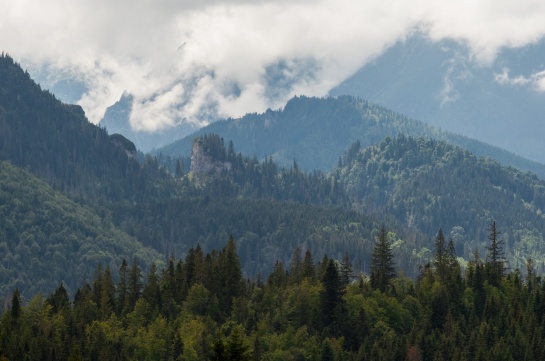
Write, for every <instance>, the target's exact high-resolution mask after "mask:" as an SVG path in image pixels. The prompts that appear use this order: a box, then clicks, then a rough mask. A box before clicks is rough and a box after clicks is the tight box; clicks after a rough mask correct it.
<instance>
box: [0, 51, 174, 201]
mask: <svg viewBox="0 0 545 361" xmlns="http://www.w3.org/2000/svg"><path fill="white" fill-rule="evenodd" d="M0 160H9V161H11V163H12V164H13V165H15V166H18V167H22V168H26V169H28V170H30V171H31V172H32V173H34V174H36V175H38V176H39V177H40V178H42V179H44V180H46V181H47V182H48V183H49V184H50V185H52V186H53V187H55V188H56V189H59V190H61V191H67V192H70V193H72V194H77V195H83V196H85V197H86V198H90V199H96V198H101V197H105V198H108V199H112V200H121V199H132V200H134V199H139V197H141V196H143V195H146V196H155V195H157V194H158V193H161V192H163V191H165V192H166V190H165V189H159V188H156V186H157V180H158V179H160V176H161V174H160V172H159V171H158V170H157V169H153V167H152V165H151V164H146V166H145V167H142V166H141V165H140V164H138V162H137V161H136V160H135V159H134V158H132V157H130V156H127V153H126V150H125V149H124V148H123V147H120V146H119V144H118V142H115V141H112V140H111V139H110V137H109V135H108V133H107V132H106V131H105V130H104V129H101V128H99V127H97V126H95V125H93V124H91V123H89V121H88V120H87V118H85V114H84V113H83V110H82V108H81V107H79V106H76V105H67V104H63V103H61V102H60V101H58V100H57V99H55V97H54V96H53V95H52V94H50V93H49V92H46V91H43V90H42V89H40V87H39V86H38V85H37V84H36V83H34V81H32V79H30V76H29V75H28V73H26V72H24V71H23V70H22V69H21V67H20V66H19V65H18V64H16V63H15V62H14V61H13V59H11V58H10V57H9V56H7V55H2V56H0ZM164 176H165V175H164ZM165 185H166V183H164V182H163V183H162V186H163V187H164V186H165Z"/></svg>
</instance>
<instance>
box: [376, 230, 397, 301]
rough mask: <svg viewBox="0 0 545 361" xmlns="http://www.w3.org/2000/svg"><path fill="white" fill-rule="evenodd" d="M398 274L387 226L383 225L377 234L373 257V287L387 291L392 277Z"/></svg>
mask: <svg viewBox="0 0 545 361" xmlns="http://www.w3.org/2000/svg"><path fill="white" fill-rule="evenodd" d="M395 276H396V272H395V264H394V255H393V253H392V245H391V244H390V241H389V240H388V234H387V232H386V227H385V226H384V225H382V227H380V230H379V232H378V234H377V240H376V242H375V248H374V249H373V255H372V259H371V287H373V288H375V289H379V290H380V291H382V292H385V291H386V288H387V287H388V284H389V282H390V280H391V279H392V278H394V277H395Z"/></svg>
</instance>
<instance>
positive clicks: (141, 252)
mask: <svg viewBox="0 0 545 361" xmlns="http://www.w3.org/2000/svg"><path fill="white" fill-rule="evenodd" d="M129 256H130V257H133V256H134V257H135V259H137V260H138V261H139V262H140V263H141V264H142V265H149V264H151V262H161V256H160V255H159V254H158V253H157V252H156V251H154V250H153V249H152V248H149V247H144V246H143V245H142V244H140V243H139V242H137V241H136V240H135V239H134V238H133V237H130V236H128V235H127V234H126V233H125V232H123V231H121V230H120V229H118V228H116V227H114V226H113V224H112V219H111V212H110V211H109V210H107V209H102V210H101V211H100V212H98V213H97V211H96V210H95V209H92V208H90V207H86V206H82V205H80V204H77V203H75V202H74V201H72V200H70V199H69V198H67V197H66V196H64V195H62V194H61V193H59V192H58V191H55V190H53V189H51V187H50V186H48V185H47V184H45V183H44V182H43V181H40V180H38V179H37V178H35V177H34V176H32V175H31V174H29V173H28V172H25V171H22V170H20V169H18V168H16V167H14V166H12V165H10V164H9V163H8V162H5V161H2V162H0V259H1V261H0V295H4V296H5V295H8V294H11V293H12V292H13V291H14V290H15V288H19V289H20V290H21V292H22V294H23V295H24V296H25V297H31V296H33V295H35V294H36V293H38V292H51V290H53V289H55V287H57V286H58V284H59V282H61V281H62V282H64V285H65V287H66V288H67V290H68V292H69V293H70V294H72V295H73V294H74V292H75V290H76V289H77V288H79V287H80V286H81V284H82V282H83V281H84V280H85V279H86V278H87V279H90V278H91V277H92V275H93V274H94V270H95V268H96V266H97V264H98V263H99V262H102V263H103V264H106V265H110V266H111V267H118V266H119V265H120V264H121V258H122V257H129Z"/></svg>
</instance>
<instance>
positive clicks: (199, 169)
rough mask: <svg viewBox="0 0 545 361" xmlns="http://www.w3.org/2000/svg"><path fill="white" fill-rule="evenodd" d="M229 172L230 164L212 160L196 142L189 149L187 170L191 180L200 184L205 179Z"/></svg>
mask: <svg viewBox="0 0 545 361" xmlns="http://www.w3.org/2000/svg"><path fill="white" fill-rule="evenodd" d="M230 170H231V163H230V162H220V161H215V160H213V159H212V157H211V156H210V155H209V154H207V153H206V152H205V151H204V149H203V147H202V146H201V144H200V143H199V142H198V141H197V142H194V143H193V148H192V149H191V167H190V169H189V172H190V173H191V175H192V176H193V179H195V180H197V181H200V182H202V181H205V180H206V178H207V177H210V176H214V175H216V174H220V173H221V172H223V171H230Z"/></svg>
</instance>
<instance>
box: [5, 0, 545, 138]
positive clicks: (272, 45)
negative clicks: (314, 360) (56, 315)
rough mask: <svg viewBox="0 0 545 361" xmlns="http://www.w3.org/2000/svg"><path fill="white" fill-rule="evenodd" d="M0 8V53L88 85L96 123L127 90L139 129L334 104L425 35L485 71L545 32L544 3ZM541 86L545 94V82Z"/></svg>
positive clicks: (9, 0) (350, 1)
mask: <svg viewBox="0 0 545 361" xmlns="http://www.w3.org/2000/svg"><path fill="white" fill-rule="evenodd" d="M0 7H1V8H2V11H3V15H2V16H1V17H0V44H2V46H3V47H4V48H3V49H2V50H4V51H6V52H8V53H9V54H11V55H12V56H13V57H15V58H16V59H18V60H19V61H21V62H22V63H23V64H24V65H25V66H27V67H40V66H43V65H44V64H46V65H47V66H48V68H49V69H56V70H57V71H58V72H59V74H61V73H62V74H63V76H66V74H69V75H71V76H73V77H75V78H77V79H82V80H83V81H84V82H85V85H86V89H87V90H86V92H85V93H84V95H83V96H82V98H81V99H80V100H79V104H81V105H82V106H83V107H84V109H85V111H86V113H87V115H88V117H89V119H90V120H91V121H93V122H95V123H96V122H98V121H99V120H100V119H101V118H102V115H103V113H104V110H105V109H106V107H108V106H109V105H111V104H113V103H114V102H115V101H116V100H118V99H119V97H120V96H121V94H122V93H123V91H125V90H127V91H128V92H130V93H131V94H132V95H133V97H134V105H133V112H132V115H131V122H132V124H133V126H134V127H135V128H137V129H145V130H157V129H162V128H166V127H169V126H171V125H172V124H174V123H175V122H178V121H184V122H192V123H197V124H204V123H206V122H208V121H210V120H213V119H215V118H217V117H225V116H240V115H242V114H244V113H247V112H254V111H263V110H265V109H266V108H268V107H271V108H279V107H281V106H282V105H283V104H284V102H285V101H286V100H287V99H288V98H289V97H291V96H293V95H296V94H306V95H317V96H320V95H325V94H327V91H328V90H329V89H331V88H332V87H334V86H336V85H337V84H339V83H340V82H341V81H342V80H344V79H346V78H347V77H348V76H350V75H351V74H353V73H354V72H355V71H357V70H358V69H359V68H360V67H361V66H363V65H364V64H365V63H367V62H368V61H370V60H372V59H374V58H376V57H377V56H378V55H380V54H381V53H382V52H383V51H384V50H385V49H386V48H388V47H389V46H391V45H392V44H394V43H395V42H396V41H399V40H403V39H405V38H406V37H407V36H409V35H410V34H411V32H414V31H416V30H417V29H418V30H419V31H424V32H425V33H426V34H427V35H428V36H429V37H430V38H431V39H433V40H440V39H444V38H451V39H455V40H457V41H461V42H464V43H465V44H467V47H468V48H469V49H471V57H472V59H473V60H474V61H477V62H480V63H482V64H489V63H490V62H491V61H492V60H493V59H494V57H495V55H496V54H497V53H498V51H499V50H501V48H502V47H520V46H524V45H526V44H529V43H533V42H536V41H538V40H539V39H540V38H541V37H542V36H543V34H545V22H543V19H544V18H545V2H543V1H541V0H535V1H527V0H516V1H513V0H509V1H506V0H480V1H478V0H460V1H456V2H453V1H447V0H434V1H432V0H414V1H410V2H407V1H403V0H391V1H382V0H380V1H379V0H368V1H355V0H318V1H316V0H312V1H311V0H296V1H287V0H277V1H274V0H270V1H265V0H262V1H249V0H247V1H244V0H239V1H217V0H205V1H194V0H185V1H184V0H182V1H174V0H158V1H153V2H152V1H149V0H132V1H128V0H118V1H114V2H112V1H106V0H93V1H91V0H80V1H73V0H50V1H47V2H40V1H31V0H0ZM534 82H535V83H536V86H538V87H541V89H545V80H544V78H543V76H541V77H538V78H536V80H535V81H534ZM445 84H446V86H448V83H445ZM446 90H448V89H446ZM445 94H446V95H448V92H447V93H445Z"/></svg>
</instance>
